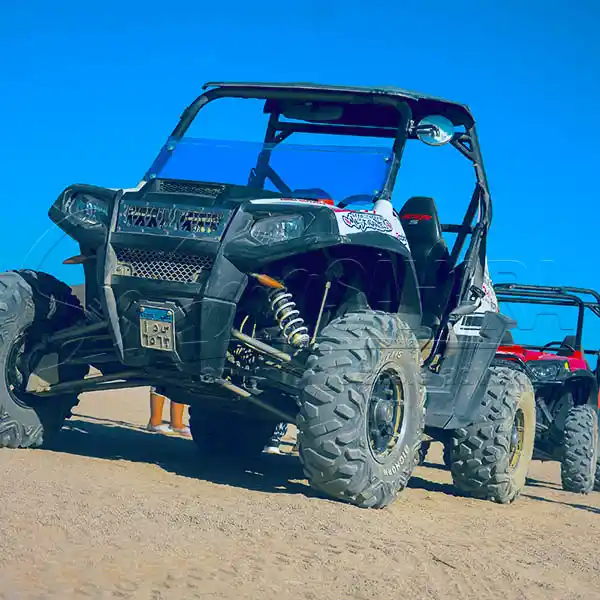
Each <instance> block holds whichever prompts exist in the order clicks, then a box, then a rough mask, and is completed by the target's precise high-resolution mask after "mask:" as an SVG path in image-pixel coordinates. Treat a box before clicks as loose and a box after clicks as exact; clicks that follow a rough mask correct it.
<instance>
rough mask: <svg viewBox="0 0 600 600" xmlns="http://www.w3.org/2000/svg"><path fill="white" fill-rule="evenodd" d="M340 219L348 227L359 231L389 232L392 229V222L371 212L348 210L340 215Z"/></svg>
mask: <svg viewBox="0 0 600 600" xmlns="http://www.w3.org/2000/svg"><path fill="white" fill-rule="evenodd" d="M342 221H344V223H345V224H346V225H347V226H348V227H351V228H352V229H359V230H360V231H380V232H382V233H390V232H391V231H392V230H393V227H392V224H391V223H390V222H389V221H388V220H387V219H386V218H385V217H382V216H381V215H377V214H373V213H364V212H348V213H346V214H345V215H343V216H342Z"/></svg>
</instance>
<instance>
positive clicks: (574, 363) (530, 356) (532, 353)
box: [498, 344, 591, 371]
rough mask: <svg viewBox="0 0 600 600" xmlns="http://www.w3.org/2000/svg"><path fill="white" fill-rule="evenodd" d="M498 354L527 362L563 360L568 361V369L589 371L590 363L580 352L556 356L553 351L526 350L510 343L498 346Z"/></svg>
mask: <svg viewBox="0 0 600 600" xmlns="http://www.w3.org/2000/svg"><path fill="white" fill-rule="evenodd" d="M498 354H501V355H502V356H504V357H505V358H509V357H510V356H511V355H512V356H516V357H517V358H520V359H521V360H522V361H523V362H525V363H527V362H529V361H530V360H564V361H566V362H568V363H569V370H570V371H579V370H581V369H584V370H586V371H591V369H590V365H589V364H588V362H587V361H586V360H585V358H584V356H583V353H582V352H574V353H573V354H571V355H570V356H558V355H557V354H554V353H553V352H540V351H539V350H528V349H527V348H523V346H519V345H518V344H512V345H510V346H500V347H499V348H498Z"/></svg>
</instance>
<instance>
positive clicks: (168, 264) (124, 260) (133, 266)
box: [115, 248, 213, 283]
mask: <svg viewBox="0 0 600 600" xmlns="http://www.w3.org/2000/svg"><path fill="white" fill-rule="evenodd" d="M116 253H117V264H116V266H115V274H116V275H127V276H129V277H141V278H143V279H158V280H161V281H176V282H179V283H195V282H196V281H198V278H199V276H200V275H201V274H202V273H203V272H204V271H208V270H210V269H211V267H212V265H213V259H212V258H211V257H210V256H196V255H193V254H182V253H180V252H166V251H162V250H140V249H138V248H119V249H117V251H116Z"/></svg>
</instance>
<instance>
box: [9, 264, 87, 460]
mask: <svg viewBox="0 0 600 600" xmlns="http://www.w3.org/2000/svg"><path fill="white" fill-rule="evenodd" d="M81 319H83V311H82V309H81V306H80V304H79V300H78V299H77V298H76V297H75V296H74V295H73V294H72V293H71V289H70V288H69V287H68V286H67V285H66V284H64V283H62V282H60V281H58V280H57V279H56V278H54V277H53V276H52V275H48V274H46V273H40V272H36V271H30V270H23V271H10V272H7V273H0V448H34V447H39V446H42V445H44V446H47V445H49V443H50V442H51V441H52V440H53V438H54V436H55V435H56V434H57V433H58V432H59V431H60V429H61V427H62V425H63V423H64V421H65V419H66V418H67V417H68V416H70V412H71V409H72V408H73V407H74V406H75V405H76V404H77V402H78V398H77V395H76V394H67V395H61V396H51V397H48V398H40V397H37V396H34V395H33V394H30V393H27V392H24V391H19V392H18V393H17V391H16V390H14V389H11V384H9V382H8V380H7V373H8V371H9V370H11V369H12V367H13V365H11V364H10V362H11V360H12V359H13V357H14V354H15V352H14V349H15V344H16V343H17V341H18V340H19V339H20V338H21V337H22V336H25V338H26V339H27V340H36V341H37V340H40V339H41V338H42V337H43V336H45V335H49V334H51V333H53V332H56V331H58V330H61V329H64V328H65V327H69V326H72V325H74V324H76V323H77V322H78V321H80V320H81ZM87 372H88V368H87V367H74V366H64V365H63V366H61V367H59V376H60V379H61V380H65V379H73V378H75V377H76V376H79V377H81V378H83V377H84V376H85V374H86V373H87Z"/></svg>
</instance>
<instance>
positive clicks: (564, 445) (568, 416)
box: [494, 283, 600, 494]
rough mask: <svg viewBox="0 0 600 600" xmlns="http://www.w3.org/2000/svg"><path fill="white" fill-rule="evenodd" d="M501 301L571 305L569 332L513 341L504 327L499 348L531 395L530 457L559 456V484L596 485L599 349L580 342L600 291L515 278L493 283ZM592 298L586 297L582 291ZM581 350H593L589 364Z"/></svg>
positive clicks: (599, 312)
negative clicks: (573, 318)
mask: <svg viewBox="0 0 600 600" xmlns="http://www.w3.org/2000/svg"><path fill="white" fill-rule="evenodd" d="M494 290H495V292H496V296H497V298H498V301H499V303H500V304H503V303H504V304H506V303H516V304H532V305H539V306H546V307H548V306H555V307H559V306H562V307H573V308H575V309H576V313H577V322H576V325H575V328H574V332H575V334H574V335H572V334H571V335H567V336H565V338H564V339H563V340H562V341H550V342H549V343H547V344H544V345H542V346H537V345H529V344H522V343H519V342H515V341H514V340H513V338H512V334H511V333H510V332H507V333H505V336H504V339H503V341H502V344H501V345H500V348H499V349H498V354H499V355H500V356H503V357H504V358H505V359H509V360H512V361H514V362H516V363H517V364H518V366H519V367H520V368H521V369H522V370H523V371H524V372H525V373H526V374H527V375H528V376H529V378H530V379H531V381H532V383H533V386H534V389H535V395H536V411H537V415H536V416H537V418H536V440H535V447H534V455H533V457H534V459H538V460H558V461H560V464H561V479H562V486H563V489H565V490H567V491H571V492H577V493H583V494H586V493H588V492H590V491H591V490H592V489H594V487H595V489H600V464H598V465H597V462H598V410H599V406H600V396H599V393H598V388H599V384H600V369H599V365H598V363H600V360H599V359H600V350H599V349H595V350H592V349H584V348H583V345H582V338H583V331H584V317H585V316H588V315H589V314H590V313H591V314H592V315H595V316H596V317H599V318H600V294H599V293H598V292H595V291H593V290H590V289H584V288H575V287H550V286H536V285H520V284H506V283H502V284H496V285H495V286H494ZM586 296H587V297H588V298H589V297H591V298H593V300H589V299H588V300H586V299H585V297H586ZM586 356H595V357H596V361H597V364H596V365H595V367H594V368H592V367H591V366H590V364H589V362H588V360H587V358H586Z"/></svg>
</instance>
